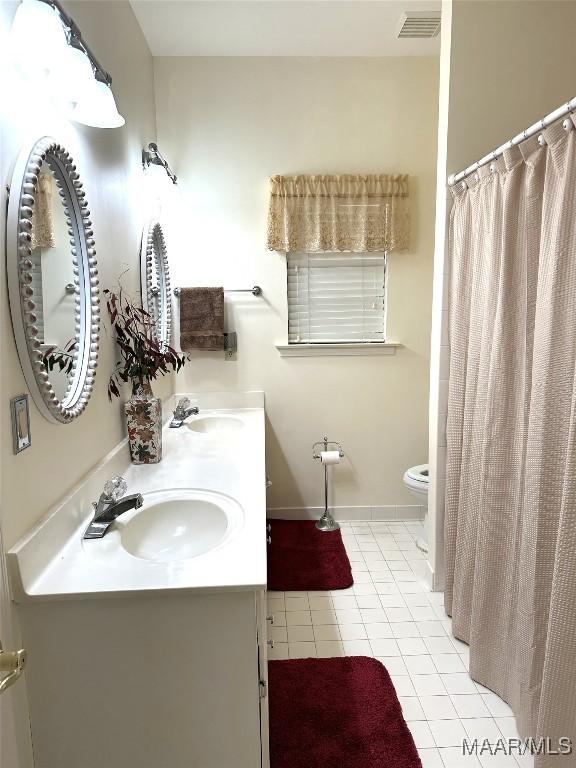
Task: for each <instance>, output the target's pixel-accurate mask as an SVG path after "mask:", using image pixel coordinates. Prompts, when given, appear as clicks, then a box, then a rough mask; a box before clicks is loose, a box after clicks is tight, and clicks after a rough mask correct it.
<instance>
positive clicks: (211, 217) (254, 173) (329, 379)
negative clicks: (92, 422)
mask: <svg viewBox="0 0 576 768" xmlns="http://www.w3.org/2000/svg"><path fill="white" fill-rule="evenodd" d="M154 63H155V76H156V100H157V124H158V138H159V144H160V147H161V149H162V151H163V152H164V153H165V154H166V156H167V157H168V158H169V160H170V162H171V163H172V164H173V166H174V168H175V170H176V172H177V173H178V174H179V178H180V187H179V191H180V195H181V212H180V215H179V217H178V219H177V220H176V221H175V222H173V227H172V229H171V235H172V239H173V240H174V241H175V246H176V247H175V248H173V253H174V251H176V254H177V255H176V257H173V259H172V269H173V276H174V280H173V284H174V285H202V284H204V285H210V284H217V285H218V284H220V285H221V284H223V285H224V286H225V287H229V288H234V287H244V286H246V287H247V286H251V285H253V284H254V283H258V284H260V285H261V286H262V287H263V289H264V298H263V299H254V298H252V297H250V296H248V297H241V296H238V295H236V296H235V297H234V296H229V297H228V299H227V305H228V313H229V327H230V329H235V330H237V332H238V339H239V352H238V359H237V361H236V362H227V361H225V360H224V359H223V357H222V355H220V354H218V353H203V354H198V355H197V356H196V357H195V359H194V360H193V363H192V364H191V365H190V366H189V367H188V369H187V370H186V371H185V372H184V374H182V375H181V376H180V379H179V381H178V383H177V387H178V388H179V389H180V390H185V389H188V390H212V389H225V390H234V389H254V388H257V389H263V390H264V391H265V393H266V410H267V415H268V434H267V440H268V453H267V462H268V473H269V475H270V477H271V479H272V481H273V486H272V488H271V489H270V494H269V502H270V506H272V507H285V506H296V507H301V506H315V505H320V504H321V503H322V481H321V471H320V468H319V466H318V464H317V462H315V461H314V460H313V459H312V455H311V454H312V444H313V443H314V442H315V441H316V440H319V439H321V438H322V436H323V435H324V434H325V433H327V434H328V436H329V437H330V438H332V439H335V440H340V441H341V442H342V444H343V446H344V449H345V451H346V454H347V458H346V460H345V462H344V465H343V466H341V467H339V468H337V469H336V471H335V472H334V477H335V479H336V486H335V499H334V502H335V504H337V505H340V506H375V505H405V504H414V503H417V502H416V501H415V500H414V499H413V497H412V496H410V495H409V494H408V493H407V492H406V490H405V489H404V487H403V485H402V474H403V472H404V470H405V469H406V468H407V467H409V466H411V465H414V464H417V463H421V462H425V461H427V413H428V366H429V360H428V355H429V338H430V307H431V291H432V252H433V227H434V181H435V179H434V171H435V153H436V120H437V100H438V95H437V94H438V91H437V88H438V79H437V78H438V75H437V70H438V60H437V59H429V58H420V59H417V58H405V59H396V58H381V59H311V58H300V59H298V58H294V59H284V58H258V59H256V58H254V59H251V58H188V59H181V58H158V59H155V60H154ZM377 171H389V172H393V173H397V172H404V173H409V174H410V175H411V177H412V181H411V184H412V194H413V205H414V247H413V249H412V251H411V252H410V253H404V254H393V255H391V257H390V260H389V284H388V329H389V337H390V339H395V340H396V339H397V340H399V341H400V342H402V344H404V348H403V349H401V350H400V351H399V352H398V354H397V355H396V356H394V357H328V358H326V357H324V358H308V359H304V358H297V359H293V358H292V359H286V358H281V357H280V356H279V355H278V352H277V350H276V348H275V346H274V344H275V342H282V341H284V342H285V340H286V326H287V319H286V268H285V257H284V256H283V255H281V254H278V253H270V252H267V251H266V249H265V240H266V211H267V179H268V177H269V176H270V175H272V174H276V173H280V174H291V173H329V172H335V173H346V172H377Z"/></svg>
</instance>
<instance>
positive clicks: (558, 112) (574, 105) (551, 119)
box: [448, 97, 576, 187]
mask: <svg viewBox="0 0 576 768" xmlns="http://www.w3.org/2000/svg"><path fill="white" fill-rule="evenodd" d="M575 109H576V97H574V98H573V99H571V100H570V101H568V102H567V103H566V104H563V105H562V106H561V107H558V109H555V110H554V112H550V114H549V115H546V117H543V118H542V120H538V122H537V123H534V125H531V126H530V127H529V128H526V130H525V131H522V133H519V134H518V135H517V136H514V137H513V138H512V139H510V140H509V141H507V142H506V143H505V144H502V145H501V146H499V147H497V148H496V149H495V150H493V151H492V152H489V153H488V154H487V155H484V157H481V158H480V160H477V161H476V162H475V163H472V165H469V166H468V168H465V169H464V170H463V171H460V173H453V174H451V175H450V176H448V186H449V187H453V186H454V184H458V182H459V181H462V180H463V179H465V178H466V177H467V176H470V174H472V173H474V172H475V171H477V170H478V168H481V167H482V166H483V165H487V164H488V163H491V162H492V161H493V160H496V158H497V157H500V155H503V154H504V152H505V151H506V150H507V149H510V147H515V146H517V145H518V144H520V143H521V142H523V141H525V140H526V139H529V138H530V136H534V135H535V134H537V133H540V131H542V130H544V128H547V127H548V126H549V125H552V123H555V122H556V121H557V120H560V119H561V118H562V117H564V116H565V115H568V114H570V112H573V111H574V110H575ZM565 127H567V126H565Z"/></svg>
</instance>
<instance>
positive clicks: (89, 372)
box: [6, 136, 100, 424]
mask: <svg viewBox="0 0 576 768" xmlns="http://www.w3.org/2000/svg"><path fill="white" fill-rule="evenodd" d="M44 164H46V165H47V166H48V168H49V169H50V171H51V173H52V176H53V178H54V180H55V184H56V187H57V189H58V193H59V198H60V201H61V203H62V206H63V208H64V215H65V219H66V224H67V230H68V237H69V246H70V260H71V264H72V273H73V283H71V284H70V285H69V286H68V285H67V286H66V290H67V292H70V293H72V292H73V294H74V328H75V336H74V340H75V345H74V352H73V355H72V359H71V362H70V370H69V372H68V385H67V387H66V391H65V393H64V394H63V395H62V396H61V397H59V396H58V395H57V393H56V392H55V390H54V386H53V384H52V383H51V381H50V371H49V369H48V365H47V363H46V358H45V354H44V352H43V345H42V342H41V340H40V339H39V338H38V336H39V325H40V323H39V320H38V314H37V313H38V311H39V310H38V306H37V305H41V304H42V302H41V299H42V296H38V292H39V291H41V290H42V289H41V287H38V285H37V281H35V280H34V279H33V274H32V272H33V268H34V263H33V260H32V247H33V243H32V230H33V214H34V206H35V204H36V201H37V198H38V194H39V179H40V171H41V168H42V166H43V165H44ZM6 260H7V275H8V295H9V299H10V313H11V315H12V326H13V329H14V337H15V341H16V347H17V350H18V356H19V358H20V364H21V366H22V371H23V373H24V377H25V379H26V383H27V385H28V389H29V390H30V394H31V395H32V398H33V399H34V402H35V404H36V406H37V407H38V410H39V411H40V413H41V414H42V415H43V416H44V417H45V418H46V419H48V421H51V422H53V423H59V424H67V423H69V422H71V421H73V420H74V419H76V418H78V416H80V414H81V413H82V412H83V411H84V409H85V408H86V405H87V403H88V400H89V399H90V396H91V394H92V390H93V387H94V378H95V375H96V366H97V363H98V348H99V341H100V292H99V285H98V266H97V262H96V250H95V242H94V233H93V231H92V222H91V221H90V211H89V209H88V201H87V200H86V193H85V192H84V189H83V186H82V181H81V179H80V174H79V173H78V170H77V168H76V165H75V163H74V160H73V159H72V157H71V156H70V154H69V152H68V151H67V150H66V148H65V147H64V146H63V145H62V144H59V143H58V142H57V141H56V140H55V139H54V138H52V137H50V136H43V137H42V138H40V139H38V140H37V141H35V142H34V144H33V145H32V147H31V148H27V149H25V150H23V151H22V152H21V153H20V156H19V157H18V160H17V161H16V165H15V168H14V173H13V175H12V183H11V185H10V197H9V203H8V218H7V232H6Z"/></svg>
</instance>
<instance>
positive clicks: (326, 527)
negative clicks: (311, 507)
mask: <svg viewBox="0 0 576 768" xmlns="http://www.w3.org/2000/svg"><path fill="white" fill-rule="evenodd" d="M319 447H320V448H321V450H318V448H319ZM330 450H332V451H338V454H339V456H340V458H341V459H342V458H344V451H343V449H342V446H341V445H340V443H336V442H334V440H328V438H327V437H326V436H324V439H323V440H319V441H318V442H317V443H314V445H313V446H312V456H313V458H315V459H320V457H321V453H322V451H330ZM316 528H318V530H319V531H337V530H338V529H339V528H340V526H339V525H338V523H337V522H336V520H334V518H333V517H332V515H331V513H330V511H329V509H328V465H327V464H324V514H323V515H322V517H321V518H320V520H318V521H317V523H316Z"/></svg>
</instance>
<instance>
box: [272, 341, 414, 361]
mask: <svg viewBox="0 0 576 768" xmlns="http://www.w3.org/2000/svg"><path fill="white" fill-rule="evenodd" d="M401 347H402V344H399V343H398V342H389V341H386V342H382V343H364V344H363V343H360V344H276V349H277V350H278V354H279V355H280V357H346V356H348V355H395V354H396V350H397V349H400V348H401Z"/></svg>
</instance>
